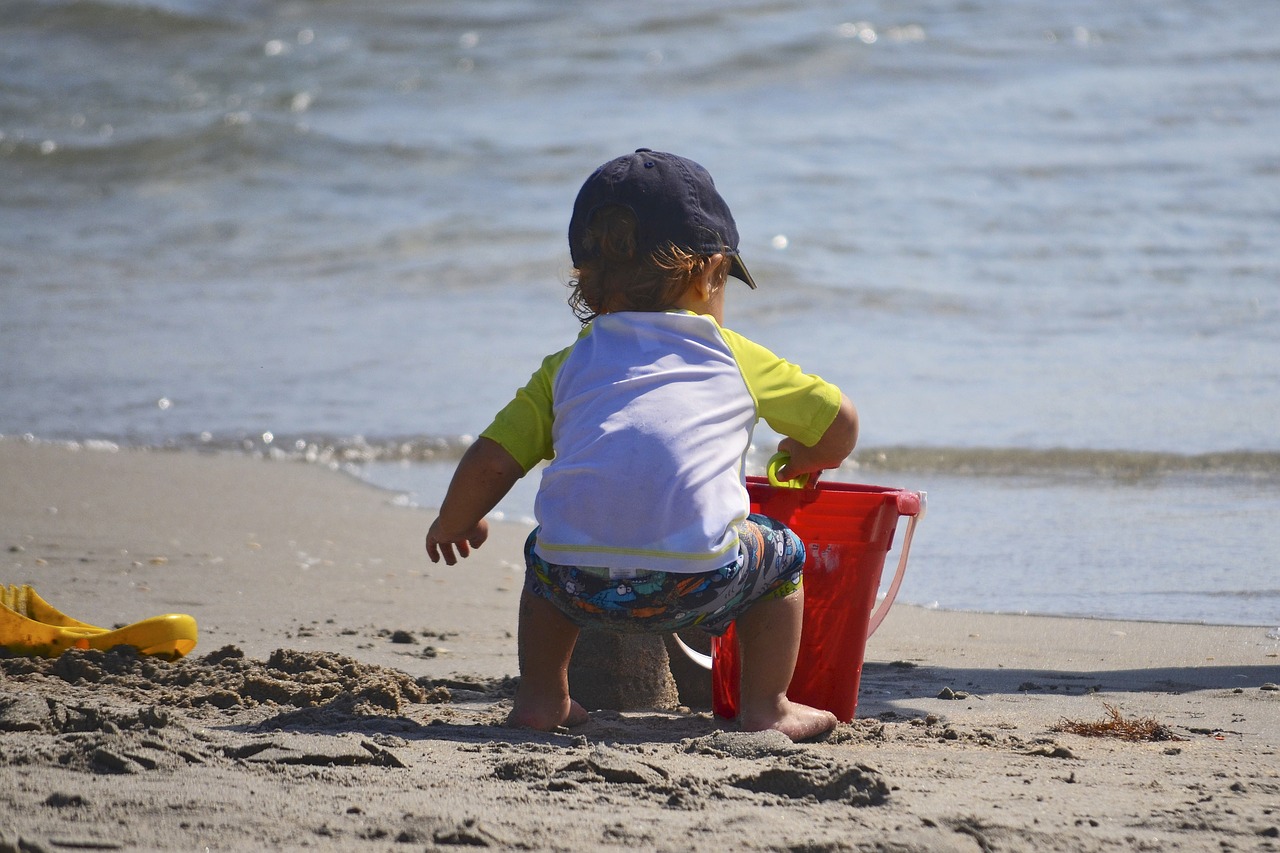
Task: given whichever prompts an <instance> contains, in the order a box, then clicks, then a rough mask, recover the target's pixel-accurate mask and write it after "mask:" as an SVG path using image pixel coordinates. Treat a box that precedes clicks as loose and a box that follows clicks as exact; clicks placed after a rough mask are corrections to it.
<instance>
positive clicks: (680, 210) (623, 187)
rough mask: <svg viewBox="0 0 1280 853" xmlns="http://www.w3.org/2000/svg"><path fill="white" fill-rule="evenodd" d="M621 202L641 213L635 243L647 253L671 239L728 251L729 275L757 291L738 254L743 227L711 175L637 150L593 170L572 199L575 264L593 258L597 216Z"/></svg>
mask: <svg viewBox="0 0 1280 853" xmlns="http://www.w3.org/2000/svg"><path fill="white" fill-rule="evenodd" d="M611 204H618V205H622V206H623V207H626V208H628V209H630V210H631V212H632V213H634V214H635V217H636V244H637V248H638V249H639V250H640V251H641V252H644V253H646V254H647V253H649V252H652V251H654V250H655V249H660V248H662V247H663V246H666V245H667V244H668V243H669V244H671V245H673V246H675V247H676V248H678V249H685V250H686V251H689V252H693V253H695V254H699V255H714V254H716V253H717V252H719V253H721V254H724V255H727V256H728V257H729V260H730V267H729V274H730V275H732V276H733V277H734V278H739V279H742V280H743V281H745V282H746V283H747V285H748V286H749V287H751V289H752V290H754V289H755V286H756V283H755V280H754V279H752V278H751V273H749V272H747V268H746V266H745V265H744V264H743V263H742V258H741V257H740V256H739V255H738V226H737V225H736V224H735V223H734V221H733V214H731V213H730V212H729V205H727V204H725V201H724V199H723V198H721V197H720V193H719V192H717V191H716V185H715V182H714V181H712V180H711V174H710V173H709V172H707V170H706V169H704V168H702V167H701V166H699V165H698V164H697V163H695V162H693V161H692V160H687V159H685V158H684V157H679V156H677V155H675V154H667V153H664V152H662V151H651V150H650V149H648V148H638V149H636V152H635V153H634V154H627V155H625V156H622V157H618V158H617V159H615V160H610V161H609V162H608V163H605V164H604V165H603V166H601V167H600V168H599V169H596V170H595V171H594V172H592V173H591V177H589V178H587V180H586V183H584V184H583V185H582V189H580V190H579V191H578V198H577V200H576V201H574V203H573V218H572V219H570V220H569V256H570V257H571V258H572V259H573V264H574V266H581V263H582V261H586V260H590V259H591V257H592V256H591V255H590V254H589V253H588V252H587V251H586V249H585V247H584V246H583V243H584V239H583V238H584V237H585V235H586V231H587V225H588V224H590V222H591V217H592V215H594V214H595V212H596V211H597V210H599V209H600V208H602V207H605V206H606V205H611Z"/></svg>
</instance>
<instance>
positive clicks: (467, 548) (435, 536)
mask: <svg viewBox="0 0 1280 853" xmlns="http://www.w3.org/2000/svg"><path fill="white" fill-rule="evenodd" d="M488 538H489V522H488V521H486V520H485V519H483V518H482V519H480V521H479V522H477V523H476V526H475V527H473V528H471V529H470V530H468V531H466V532H465V533H462V534H459V535H457V536H448V535H445V533H444V532H442V531H441V529H440V519H438V518H437V519H436V520H435V521H433V522H432V523H431V529H430V530H428V531H427V556H428V557H430V558H431V562H433V563H438V562H440V558H441V557H444V561H445V563H446V564H447V565H450V566H452V565H454V564H455V563H457V562H458V558H459V557H469V556H471V549H472V548H479V547H480V546H481V545H483V544H484V542H485V540H486V539H488ZM455 548H456V549H457V553H456V554H455V553H454V549H455Z"/></svg>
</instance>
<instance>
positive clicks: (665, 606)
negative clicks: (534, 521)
mask: <svg viewBox="0 0 1280 853" xmlns="http://www.w3.org/2000/svg"><path fill="white" fill-rule="evenodd" d="M537 538H538V531H537V530H536V529H535V530H534V531H533V533H531V534H530V535H529V538H528V540H527V541H526V542H525V546H524V558H525V567H526V568H525V589H526V590H528V591H529V592H530V593H532V594H533V595H536V596H538V597H540V598H545V599H546V600H547V601H550V602H551V603H552V604H554V605H555V606H556V608H557V609H559V610H560V611H561V612H562V613H564V614H565V615H566V616H568V617H569V619H571V620H572V621H573V622H574V623H575V624H577V625H579V626H581V627H584V628H604V629H607V630H611V631H625V632H630V633H671V632H673V631H678V630H683V629H685V628H698V629H700V630H703V631H706V632H707V633H708V634H713V635H719V634H723V633H724V632H725V631H726V630H728V628H729V623H730V622H732V621H733V620H734V619H736V618H737V617H739V616H741V615H742V613H743V612H744V611H746V610H747V609H748V608H749V607H751V605H753V604H755V603H756V602H757V601H761V600H764V599H769V598H784V597H786V596H788V595H790V594H791V593H793V592H795V591H796V590H797V589H799V588H800V582H801V568H802V567H803V566H804V543H802V542H801V541H800V538H799V537H798V536H796V535H795V534H794V533H792V532H791V531H790V530H789V529H787V528H786V527H784V526H783V525H782V524H780V523H779V522H777V521H774V520H773V519H772V518H768V517H767V516H763V515H752V516H750V517H748V518H747V520H746V521H743V522H742V523H740V524H739V525H738V538H739V541H740V542H741V544H740V546H739V548H738V559H737V560H736V561H735V562H733V563H730V564H729V565H727V566H722V567H721V568H719V569H716V570H714V571H710V572H699V573H696V574H682V573H678V572H650V571H635V572H617V571H614V572H612V573H611V572H610V570H609V569H602V568H592V567H583V566H561V565H556V564H554V563H548V562H547V561H545V560H543V559H542V558H541V557H539V556H538V555H537V554H536V553H535V552H534V543H535V542H536V541H537Z"/></svg>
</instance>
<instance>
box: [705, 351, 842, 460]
mask: <svg viewBox="0 0 1280 853" xmlns="http://www.w3.org/2000/svg"><path fill="white" fill-rule="evenodd" d="M720 331H721V334H722V335H723V336H724V341H725V343H726V344H727V345H728V346H729V350H730V352H732V353H733V357H734V358H735V359H737V362H738V369H739V370H741V371H742V378H743V379H744V380H746V383H747V388H748V389H749V390H750V391H751V396H752V397H753V398H754V399H755V402H756V414H757V415H759V416H760V417H761V418H763V419H764V421H765V423H767V424H769V426H770V427H772V428H773V429H774V430H775V431H776V432H778V433H780V434H782V435H785V436H789V437H791V438H794V439H795V440H796V441H799V442H800V443H801V444H803V445H805V446H806V447H812V446H813V445H815V444H817V443H818V439H820V438H822V435H823V433H825V432H826V431H827V428H828V427H829V426H831V423H832V421H834V420H835V419H836V413H837V412H839V411H840V389H839V388H837V387H836V386H835V385H832V384H831V383H830V382H827V381H826V380H824V379H822V378H821V377H818V376H815V375H813V374H811V373H805V372H804V371H802V370H801V369H800V368H799V367H798V366H797V365H794V364H792V363H791V362H789V361H786V360H785V359H782V358H779V357H778V356H776V355H774V354H773V353H772V352H770V351H769V350H768V349H766V348H765V347H762V346H760V344H757V343H755V342H754V341H752V340H749V339H747V338H744V337H743V336H742V335H739V334H738V333H737V332H733V331H730V330H729V329H724V328H722V329H721V330H720Z"/></svg>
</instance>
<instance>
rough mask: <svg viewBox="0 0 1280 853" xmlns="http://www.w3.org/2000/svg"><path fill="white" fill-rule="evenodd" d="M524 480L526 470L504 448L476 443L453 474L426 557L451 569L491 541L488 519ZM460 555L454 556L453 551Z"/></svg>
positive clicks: (430, 532) (429, 536)
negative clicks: (503, 499) (514, 487)
mask: <svg viewBox="0 0 1280 853" xmlns="http://www.w3.org/2000/svg"><path fill="white" fill-rule="evenodd" d="M523 476H524V468H522V467H521V465H520V463H519V462H517V461H516V460H515V458H514V457H513V456H512V455H511V454H510V453H508V452H507V450H506V448H504V447H503V446H502V445H501V444H498V443H497V442H496V441H493V440H492V439H488V438H483V437H482V438H479V439H476V442H475V443H474V444H472V445H471V446H470V447H469V448H467V452H466V453H464V454H463V455H462V461H461V462H459V463H458V470H456V471H454V472H453V480H452V482H450V483H449V491H448V492H446V493H445V496H444V503H442V504H441V505H440V516H439V517H438V518H437V519H436V520H435V521H433V522H432V523H431V529H430V530H428V531H427V556H428V557H430V558H431V562H433V563H438V562H440V558H441V557H444V561H445V562H446V563H447V564H449V565H450V566H452V565H453V564H454V563H456V562H458V557H468V556H470V555H471V549H472V548H479V547H480V546H481V545H483V544H484V541H485V539H487V538H489V522H487V521H486V520H485V516H486V515H488V514H489V512H490V511H491V510H492V509H493V508H494V507H495V506H497V505H498V501H500V500H502V498H503V497H504V496H505V495H506V494H507V492H509V491H511V487H512V486H514V485H515V484H516V481H517V480H519V479H520V478H521V477H523ZM455 548H456V549H457V554H456V555H455V554H454V549H455Z"/></svg>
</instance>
